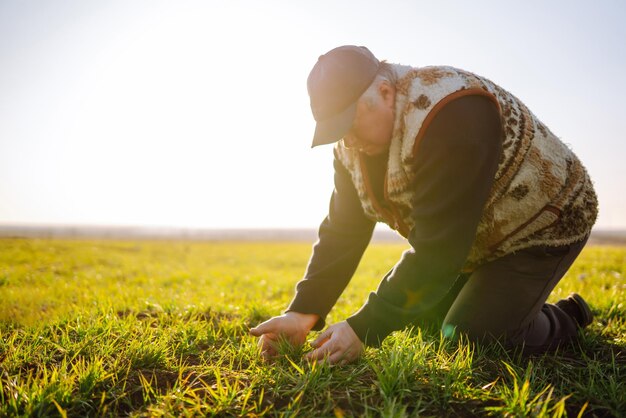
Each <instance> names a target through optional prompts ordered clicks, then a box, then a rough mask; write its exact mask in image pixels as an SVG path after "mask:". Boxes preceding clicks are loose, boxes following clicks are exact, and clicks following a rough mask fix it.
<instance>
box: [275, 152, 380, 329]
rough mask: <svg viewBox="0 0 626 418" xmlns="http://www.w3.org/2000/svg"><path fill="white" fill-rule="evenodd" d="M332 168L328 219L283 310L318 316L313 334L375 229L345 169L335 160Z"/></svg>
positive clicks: (318, 327)
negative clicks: (301, 276) (302, 276)
mask: <svg viewBox="0 0 626 418" xmlns="http://www.w3.org/2000/svg"><path fill="white" fill-rule="evenodd" d="M334 167H335V189H334V190H333V194H332V196H331V199H330V206H329V209H328V216H327V217H326V218H325V219H324V221H323V222H322V224H321V225H320V228H319V233H318V237H319V238H318V241H317V242H316V243H315V245H314V246H313V253H312V255H311V259H310V260H309V264H308V266H307V268H306V272H305V274H304V278H303V279H302V280H300V281H299V282H298V284H297V285H296V294H295V296H294V298H293V300H292V301H291V304H290V305H289V307H288V308H287V310H286V312H289V311H295V312H300V313H314V314H317V315H319V316H320V320H319V321H318V322H317V324H315V326H314V327H313V329H314V330H320V329H322V328H324V324H325V318H326V315H328V312H330V310H331V308H332V307H333V306H334V305H335V302H337V299H338V298H339V295H341V292H343V290H344V289H345V287H346V285H347V284H348V282H349V281H350V279H351V278H352V275H353V274H354V271H355V270H356V268H357V266H358V264H359V261H360V260H361V257H362V256H363V252H364V251H365V248H367V245H368V244H369V241H370V239H371V237H372V232H373V230H374V225H375V222H374V221H372V220H370V219H369V218H367V217H366V216H365V214H364V213H363V209H362V207H361V202H360V201H359V197H358V195H357V192H356V189H355V187H354V185H353V183H352V179H351V177H350V174H349V173H348V171H347V170H346V168H345V167H344V166H343V165H342V164H341V162H339V161H338V160H337V159H336V158H335V161H334Z"/></svg>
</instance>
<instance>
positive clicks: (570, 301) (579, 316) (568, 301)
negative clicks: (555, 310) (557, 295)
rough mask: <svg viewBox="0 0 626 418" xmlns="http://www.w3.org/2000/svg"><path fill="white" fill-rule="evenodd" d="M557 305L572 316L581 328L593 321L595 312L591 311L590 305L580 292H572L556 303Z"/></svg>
mask: <svg viewBox="0 0 626 418" xmlns="http://www.w3.org/2000/svg"><path fill="white" fill-rule="evenodd" d="M556 306H558V307H559V308H561V309H562V310H563V311H565V313H566V314H568V315H569V316H571V317H572V319H573V320H574V321H576V324H578V326H579V327H580V328H585V327H586V326H587V325H589V324H591V323H592V322H593V313H591V309H589V305H587V302H585V299H583V298H582V296H580V295H579V294H578V293H572V294H571V295H569V296H568V297H566V298H565V299H561V300H560V301H558V302H557V303H556Z"/></svg>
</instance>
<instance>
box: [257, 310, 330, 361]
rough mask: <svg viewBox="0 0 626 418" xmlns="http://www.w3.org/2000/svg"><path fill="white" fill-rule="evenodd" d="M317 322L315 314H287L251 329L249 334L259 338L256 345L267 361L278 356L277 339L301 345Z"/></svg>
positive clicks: (317, 317) (317, 318) (317, 316)
mask: <svg viewBox="0 0 626 418" xmlns="http://www.w3.org/2000/svg"><path fill="white" fill-rule="evenodd" d="M318 320H319V315H316V314H303V313H299V312H293V311H292V312H287V313H286V314H284V315H280V316H275V317H273V318H271V319H268V320H267V321H265V322H263V323H262V324H259V325H257V326H256V327H254V328H251V329H250V334H252V335H254V336H255V337H261V338H259V343H258V345H259V348H260V349H261V355H262V356H263V358H265V359H269V358H271V357H274V356H276V355H277V354H278V351H277V345H278V340H279V338H281V337H283V338H285V339H286V340H287V341H288V342H289V343H290V344H292V345H294V346H299V345H302V344H303V343H304V341H305V340H306V336H307V334H308V333H309V331H310V330H311V328H313V326H314V325H315V323H316V322H317V321H318Z"/></svg>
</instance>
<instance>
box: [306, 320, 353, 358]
mask: <svg viewBox="0 0 626 418" xmlns="http://www.w3.org/2000/svg"><path fill="white" fill-rule="evenodd" d="M311 346H312V347H313V348H315V350H313V351H311V352H310V353H309V354H307V355H306V358H307V359H308V360H322V359H324V358H325V357H326V356H328V362H329V363H330V364H346V363H350V362H352V361H354V360H356V359H357V358H358V357H359V356H360V355H361V353H362V352H363V343H362V342H361V340H360V339H359V337H358V336H357V335H356V334H355V333H354V330H353V329H352V327H351V326H350V325H349V324H348V323H347V322H346V321H342V322H339V323H337V324H334V325H331V326H330V327H328V329H326V331H324V332H322V333H321V334H320V335H319V337H317V339H316V340H315V341H313V342H312V343H311Z"/></svg>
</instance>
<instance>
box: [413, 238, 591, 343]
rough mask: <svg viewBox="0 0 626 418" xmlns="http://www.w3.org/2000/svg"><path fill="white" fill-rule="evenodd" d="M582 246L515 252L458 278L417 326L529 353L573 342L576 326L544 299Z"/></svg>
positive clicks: (534, 248)
mask: <svg viewBox="0 0 626 418" xmlns="http://www.w3.org/2000/svg"><path fill="white" fill-rule="evenodd" d="M586 242H587V239H585V240H583V241H581V242H577V243H574V244H570V245H564V246H560V247H532V248H528V249H525V250H520V251H517V252H516V253H515V254H510V255H507V256H504V257H502V258H499V259H497V260H494V261H492V262H490V263H487V264H484V265H482V266H481V267H479V268H478V269H477V270H475V271H474V272H472V273H470V274H465V275H461V276H459V278H458V279H457V281H456V283H455V285H454V286H453V288H452V289H451V290H450V292H449V293H448V294H447V295H446V297H445V299H444V300H442V301H441V302H440V303H439V304H438V305H437V306H436V307H435V308H433V309H432V310H431V311H429V312H428V313H427V314H426V315H425V316H424V317H422V318H421V319H420V320H419V321H418V325H424V324H426V323H429V324H432V323H433V322H435V323H437V322H438V323H441V322H442V323H443V325H442V330H443V332H444V335H452V334H454V335H459V334H461V333H462V334H465V335H467V336H468V337H469V338H470V339H471V340H474V341H479V340H480V341H484V340H491V339H498V340H500V341H504V343H505V344H506V345H507V346H508V347H520V346H523V347H524V350H525V351H526V352H530V353H536V352H542V351H546V350H549V349H552V348H554V347H556V346H557V345H558V344H559V343H561V342H563V341H567V340H570V339H571V338H573V337H575V336H576V334H577V331H578V327H577V325H576V322H575V321H574V320H573V319H572V318H571V317H570V316H569V315H568V314H566V313H565V312H564V311H563V310H562V309H560V308H559V307H558V306H556V305H553V304H549V303H546V300H547V298H548V296H549V295H550V292H552V289H554V287H555V286H556V284H557V283H558V282H559V280H561V278H562V277H563V276H564V275H565V272H567V270H568V269H569V267H570V266H571V265H572V263H573V262H574V260H575V259H576V257H577V256H578V254H579V253H580V252H581V250H582V249H583V247H584V246H585V243H586Z"/></svg>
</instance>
